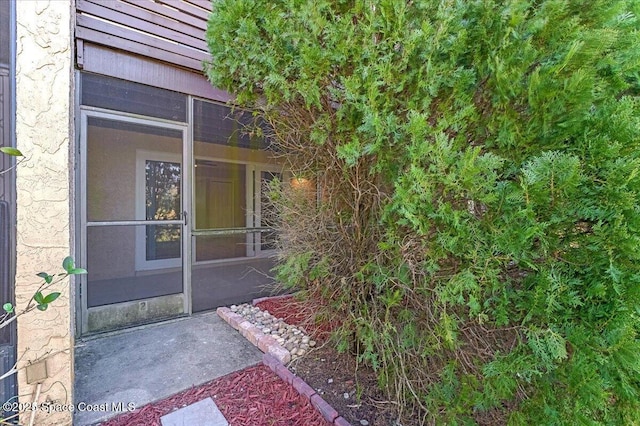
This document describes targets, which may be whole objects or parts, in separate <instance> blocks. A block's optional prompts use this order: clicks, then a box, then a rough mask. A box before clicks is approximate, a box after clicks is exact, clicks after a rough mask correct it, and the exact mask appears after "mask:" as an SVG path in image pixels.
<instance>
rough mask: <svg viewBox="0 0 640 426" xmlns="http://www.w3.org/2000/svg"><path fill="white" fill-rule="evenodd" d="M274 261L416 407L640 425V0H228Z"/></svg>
mask: <svg viewBox="0 0 640 426" xmlns="http://www.w3.org/2000/svg"><path fill="white" fill-rule="evenodd" d="M213 10H214V12H213V14H212V15H211V18H210V21H209V26H208V30H207V39H208V44H209V49H210V51H211V55H212V59H211V61H210V62H209V63H207V64H206V67H205V68H206V72H207V74H208V76H209V78H210V80H211V82H212V83H213V84H214V85H215V86H217V87H221V88H224V89H226V90H228V91H230V92H233V93H234V94H236V95H237V98H236V102H237V103H238V104H239V105H242V106H248V107H251V108H254V109H255V111H256V114H257V115H259V116H260V117H262V118H264V119H265V120H266V121H267V122H268V123H270V125H271V129H272V131H271V134H270V135H269V136H270V138H271V140H272V141H273V143H274V145H275V146H276V147H277V150H276V152H278V153H282V154H284V155H285V156H286V159H287V160H288V162H289V167H290V168H291V170H292V171H293V173H294V175H295V176H297V177H301V178H305V179H309V180H311V181H312V182H315V183H317V185H318V188H319V193H318V197H317V198H318V199H317V200H315V199H314V198H313V197H311V198H309V197H306V198H305V196H300V194H299V191H298V190H296V188H295V187H294V186H287V185H283V186H282V187H281V189H280V191H276V192H277V194H276V196H275V197H274V203H275V204H276V205H277V206H278V207H279V209H280V212H281V219H282V221H281V225H280V227H281V241H280V243H281V245H282V257H283V258H282V263H281V266H280V268H279V277H280V279H281V280H283V281H284V282H285V283H287V284H289V285H292V286H297V287H300V288H303V289H304V290H305V291H306V292H307V293H308V294H309V295H310V297H313V298H314V299H315V300H320V301H323V303H324V306H325V307H326V309H327V310H328V311H327V313H326V314H327V315H334V316H336V317H339V318H341V319H343V320H344V321H343V323H342V327H341V330H340V332H339V334H338V336H337V344H338V347H339V348H341V349H344V350H354V351H355V353H356V354H357V356H358V358H359V360H360V361H362V362H366V363H368V364H369V365H371V366H373V367H374V368H375V369H376V370H377V371H378V373H379V379H380V385H381V386H383V387H384V388H386V389H387V390H388V391H389V392H390V394H392V395H394V397H395V398H396V400H397V401H398V402H399V404H400V406H401V407H403V410H404V411H403V415H404V416H405V421H407V423H406V424H432V423H435V424H474V423H478V424H502V423H509V424H549V425H552V424H553V425H556V424H558V425H574V424H594V425H595V424H606V425H610V424H620V425H623V424H638V423H640V338H639V334H638V333H639V331H640V100H639V97H638V96H639V94H640V31H639V30H640V21H639V16H640V2H638V1H634V0H629V1H618V0H582V1H578V0H538V1H519V0H512V1H492V0H476V1H472V0H470V1H454V0H441V1H429V0H424V1H406V0H382V1H361V0H356V1H333V2H331V1H302V0H284V1H265V0H216V1H214V5H213Z"/></svg>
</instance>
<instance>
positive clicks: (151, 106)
mask: <svg viewBox="0 0 640 426" xmlns="http://www.w3.org/2000/svg"><path fill="white" fill-rule="evenodd" d="M81 103H82V105H87V106H93V107H99V108H105V109H110V110H115V111H123V112H129V113H133V114H140V115H146V116H148V117H156V118H162V119H166V120H173V121H181V122H186V121H187V96H185V95H183V94H181V93H177V92H172V91H170V90H166V89H160V88H157V87H151V86H146V85H144V84H139V83H134V82H131V81H125V80H120V79H117V78H113V77H106V76H102V75H96V74H88V73H83V74H82V90H81Z"/></svg>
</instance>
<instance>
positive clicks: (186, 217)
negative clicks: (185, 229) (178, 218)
mask: <svg viewBox="0 0 640 426" xmlns="http://www.w3.org/2000/svg"><path fill="white" fill-rule="evenodd" d="M182 219H184V226H187V225H188V224H189V219H188V214H187V211H186V210H185V211H183V212H182Z"/></svg>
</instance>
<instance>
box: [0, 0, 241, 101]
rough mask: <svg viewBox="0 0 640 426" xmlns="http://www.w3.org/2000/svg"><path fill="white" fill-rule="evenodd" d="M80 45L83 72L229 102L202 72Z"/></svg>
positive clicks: (103, 47)
mask: <svg viewBox="0 0 640 426" xmlns="http://www.w3.org/2000/svg"><path fill="white" fill-rule="evenodd" d="M0 1H2V0H0ZM82 44H83V46H82V47H81V49H82V51H83V64H84V70H85V71H88V72H93V73H96V74H104V75H109V76H112V77H116V78H120V79H122V80H128V81H134V82H136V83H142V84H147V85H149V86H156V87H162V88H164V89H169V90H173V91H175V92H181V93H185V94H188V95H193V96H198V97H202V98H206V99H211V100H215V101H219V102H228V101H229V100H231V96H230V95H229V94H228V93H227V92H225V91H223V90H218V89H216V88H214V87H213V86H212V85H211V83H209V82H208V81H207V79H206V78H204V76H203V75H202V72H200V73H196V72H193V71H189V70H186V69H184V68H179V67H175V66H172V65H170V64H167V63H163V62H159V61H156V60H153V59H150V58H148V57H145V56H143V55H140V54H137V55H136V54H134V53H126V52H122V51H119V50H115V49H111V48H109V47H106V46H99V45H96V44H93V43H82Z"/></svg>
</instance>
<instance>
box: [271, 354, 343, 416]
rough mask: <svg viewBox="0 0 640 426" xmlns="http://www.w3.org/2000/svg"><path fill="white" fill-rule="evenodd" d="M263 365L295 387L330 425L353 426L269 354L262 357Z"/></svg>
mask: <svg viewBox="0 0 640 426" xmlns="http://www.w3.org/2000/svg"><path fill="white" fill-rule="evenodd" d="M262 363H263V364H264V365H266V366H267V367H269V368H270V369H271V371H273V372H274V373H276V374H277V375H278V377H280V378H281V379H282V380H284V381H285V382H287V383H289V384H290V385H292V386H293V388H294V389H295V390H296V391H297V392H298V393H299V394H300V395H302V396H303V397H305V398H306V399H308V400H309V401H310V402H311V405H312V406H313V407H314V408H315V409H316V410H317V411H318V412H319V413H320V414H322V417H324V419H325V420H326V421H328V422H329V423H331V424H333V425H335V426H351V424H350V423H349V422H348V421H347V420H345V418H344V417H342V416H340V414H339V413H338V412H337V411H336V410H335V408H333V407H332V406H331V405H329V403H327V401H325V400H324V399H322V397H321V396H320V395H318V394H317V393H316V391H315V390H314V389H313V388H312V387H311V386H309V385H308V384H307V383H306V382H305V381H304V380H302V379H301V378H300V377H298V376H296V375H295V374H293V373H292V372H291V371H290V370H289V369H288V368H287V367H286V366H285V365H284V364H282V363H281V362H280V361H279V360H278V359H277V358H275V357H273V356H271V355H270V354H268V353H265V354H264V355H262Z"/></svg>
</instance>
